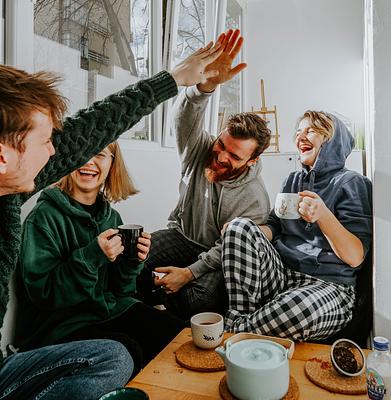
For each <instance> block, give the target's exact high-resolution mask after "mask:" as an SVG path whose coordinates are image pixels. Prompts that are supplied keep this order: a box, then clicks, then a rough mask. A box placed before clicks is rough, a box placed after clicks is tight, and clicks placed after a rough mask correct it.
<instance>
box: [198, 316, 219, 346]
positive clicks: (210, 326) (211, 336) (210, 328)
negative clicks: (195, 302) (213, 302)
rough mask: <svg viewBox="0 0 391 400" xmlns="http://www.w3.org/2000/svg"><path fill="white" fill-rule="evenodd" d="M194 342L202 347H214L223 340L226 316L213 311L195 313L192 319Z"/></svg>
mask: <svg viewBox="0 0 391 400" xmlns="http://www.w3.org/2000/svg"><path fill="white" fill-rule="evenodd" d="M190 325H191V336H192V338H193V342H194V344H195V345H196V346H197V347H200V348H201V349H214V348H215V347H217V346H218V345H219V344H220V343H221V341H222V340H223V335H224V318H223V316H222V315H220V314H217V313H213V312H203V313H200V314H196V315H193V316H192V317H191V319H190Z"/></svg>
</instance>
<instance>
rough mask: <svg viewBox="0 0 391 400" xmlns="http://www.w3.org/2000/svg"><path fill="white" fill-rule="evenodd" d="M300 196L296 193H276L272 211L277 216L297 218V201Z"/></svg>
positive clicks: (298, 215)
mask: <svg viewBox="0 0 391 400" xmlns="http://www.w3.org/2000/svg"><path fill="white" fill-rule="evenodd" d="M301 200H302V198H301V197H300V196H299V194H298V193H278V194H277V198H276V204H275V206H274V211H275V213H276V215H277V217H278V218H282V219H299V218H300V217H301V216H300V214H299V203H300V201H301Z"/></svg>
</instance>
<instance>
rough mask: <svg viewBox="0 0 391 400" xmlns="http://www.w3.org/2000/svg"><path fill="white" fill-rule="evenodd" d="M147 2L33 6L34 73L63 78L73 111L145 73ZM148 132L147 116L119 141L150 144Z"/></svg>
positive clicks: (97, 0)
mask: <svg viewBox="0 0 391 400" xmlns="http://www.w3.org/2000/svg"><path fill="white" fill-rule="evenodd" d="M149 3H150V1H149V0H133V1H131V0H64V1H62V2H58V1H56V0H37V1H36V2H35V5H34V33H35V35H34V49H35V51H34V69H35V70H39V69H52V70H55V71H57V72H60V73H62V74H64V76H65V79H66V81H65V87H64V88H62V89H63V91H64V94H65V95H66V96H67V97H68V98H69V99H70V100H71V105H72V108H71V111H72V112H74V111H76V110H77V109H79V108H81V107H85V106H87V105H88V104H90V103H91V102H93V101H95V100H98V99H101V98H103V97H105V96H106V95H108V94H110V93H112V92H113V91H115V90H120V89H122V88H123V87H125V86H126V85H128V84H129V83H132V82H135V81H136V80H138V79H141V78H145V77H147V76H148V75H149V72H150V71H149V68H148V63H149V57H148V49H149V22H150V10H149V7H150V6H149ZM53 55H55V56H54V57H53ZM58 61H59V62H58ZM149 128H150V122H149V117H145V118H143V119H142V120H141V121H140V122H139V123H138V124H137V125H136V126H134V127H133V128H132V129H131V130H130V131H129V132H126V133H125V134H124V135H123V137H125V138H133V139H142V140H149V139H151V138H152V135H151V132H150V129H149ZM152 139H153V138H152Z"/></svg>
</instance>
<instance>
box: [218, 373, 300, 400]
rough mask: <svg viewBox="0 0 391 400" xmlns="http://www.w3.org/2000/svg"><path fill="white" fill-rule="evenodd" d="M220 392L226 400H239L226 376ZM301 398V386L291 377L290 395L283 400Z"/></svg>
mask: <svg viewBox="0 0 391 400" xmlns="http://www.w3.org/2000/svg"><path fill="white" fill-rule="evenodd" d="M219 392H220V396H221V397H222V398H223V399H224V400H237V398H236V397H234V396H233V395H232V394H231V392H230V391H229V389H228V385H227V377H226V375H224V376H223V377H222V378H221V381H220V385H219ZM299 397H300V392H299V386H298V385H297V382H296V379H295V378H294V377H293V376H290V377H289V389H288V393H287V394H286V395H285V396H284V397H283V398H282V399H281V400H298V399H299Z"/></svg>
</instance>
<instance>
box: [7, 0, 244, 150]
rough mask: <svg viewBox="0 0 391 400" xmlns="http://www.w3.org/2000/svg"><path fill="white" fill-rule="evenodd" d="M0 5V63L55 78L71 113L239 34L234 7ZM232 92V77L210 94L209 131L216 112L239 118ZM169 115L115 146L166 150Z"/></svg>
mask: <svg viewBox="0 0 391 400" xmlns="http://www.w3.org/2000/svg"><path fill="white" fill-rule="evenodd" d="M3 3H6V5H7V10H8V8H10V9H12V12H11V13H10V15H12V21H11V22H10V24H7V31H8V29H9V28H8V26H10V27H11V26H13V28H12V29H13V30H14V31H15V32H14V33H12V34H11V35H7V37H12V38H11V39H10V41H11V42H12V46H11V47H13V48H12V49H11V50H12V51H10V52H9V51H8V47H9V46H8V45H7V55H5V56H4V57H6V60H5V61H6V62H9V63H12V64H14V65H18V66H20V67H21V68H24V69H27V70H35V71H38V70H52V71H56V72H58V73H60V74H62V75H63V76H64V82H63V85H62V86H61V87H60V90H61V91H62V93H63V94H64V96H66V97H67V98H69V99H70V112H71V113H73V112H75V111H77V110H79V109H80V108H84V107H86V106H88V104H90V103H92V102H93V101H96V100H99V99H102V98H103V97H105V96H107V95H108V94H111V93H113V92H114V91H116V90H120V89H122V88H124V87H125V86H127V85H128V84H131V83H134V82H136V81H137V80H139V79H143V78H145V77H147V76H151V75H153V74H155V73H157V72H158V71H160V70H161V69H162V68H165V69H168V70H170V69H172V68H173V66H174V65H176V64H177V63H178V62H180V61H181V60H183V59H184V58H185V57H187V56H188V55H189V54H190V53H192V52H193V51H194V50H196V49H198V48H199V47H201V46H203V45H205V44H206V43H207V42H209V41H210V40H212V39H213V38H214V37H215V32H216V31H219V32H220V31H222V30H224V29H225V28H226V26H229V27H237V26H240V24H241V13H242V9H241V7H240V6H239V4H238V3H237V0H215V1H210V0H61V1H58V0H34V1H28V0H16V1H14V0H0V7H1V5H2V4H3ZM21 5H22V6H21ZM6 15H7V21H8V11H7V14H6ZM215 15H217V16H218V18H216V17H215ZM1 21H2V19H1ZM2 25H3V24H1V25H0V32H1V28H2ZM26 27H27V31H26ZM22 31H23V32H27V33H28V32H32V31H34V34H33V35H32V34H31V35H30V34H27V33H24V34H23V35H21V34H20V32H22ZM1 44H2V42H1ZM1 44H0V52H2V51H3V48H4V46H1ZM7 44H8V42H7ZM8 53H10V54H11V55H12V57H9V56H8ZM14 54H15V55H16V56H15V57H13V55H14ZM0 56H1V53H0ZM11 58H12V59H11ZM22 58H23V59H22ZM21 59H22V60H21ZM240 86H241V82H240V78H239V77H238V78H236V79H235V80H234V81H232V82H230V83H229V84H227V85H226V87H224V88H223V89H222V90H221V96H220V95H219V90H217V91H216V94H215V95H214V96H213V97H212V101H211V106H210V107H209V108H208V111H207V112H208V113H209V114H208V116H207V118H206V120H207V121H208V126H207V129H208V130H209V131H211V132H215V131H216V129H215V128H213V127H214V126H216V127H217V114H218V112H220V113H221V112H222V111H225V112H226V114H227V115H228V114H229V113H232V112H237V111H240V109H241V95H240ZM171 107H172V102H166V103H165V104H164V108H163V107H158V109H157V110H155V111H154V112H153V113H152V114H151V115H150V116H148V117H145V118H143V119H142V120H141V121H140V122H139V123H138V124H136V125H135V126H134V127H132V129H131V130H130V131H128V132H126V133H124V135H123V136H122V138H127V139H139V140H143V141H155V142H158V143H161V144H163V145H167V146H172V145H173V144H174V138H173V137H172V135H171V133H170V129H169V128H170V121H171V117H170V110H171ZM209 116H211V118H209Z"/></svg>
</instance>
